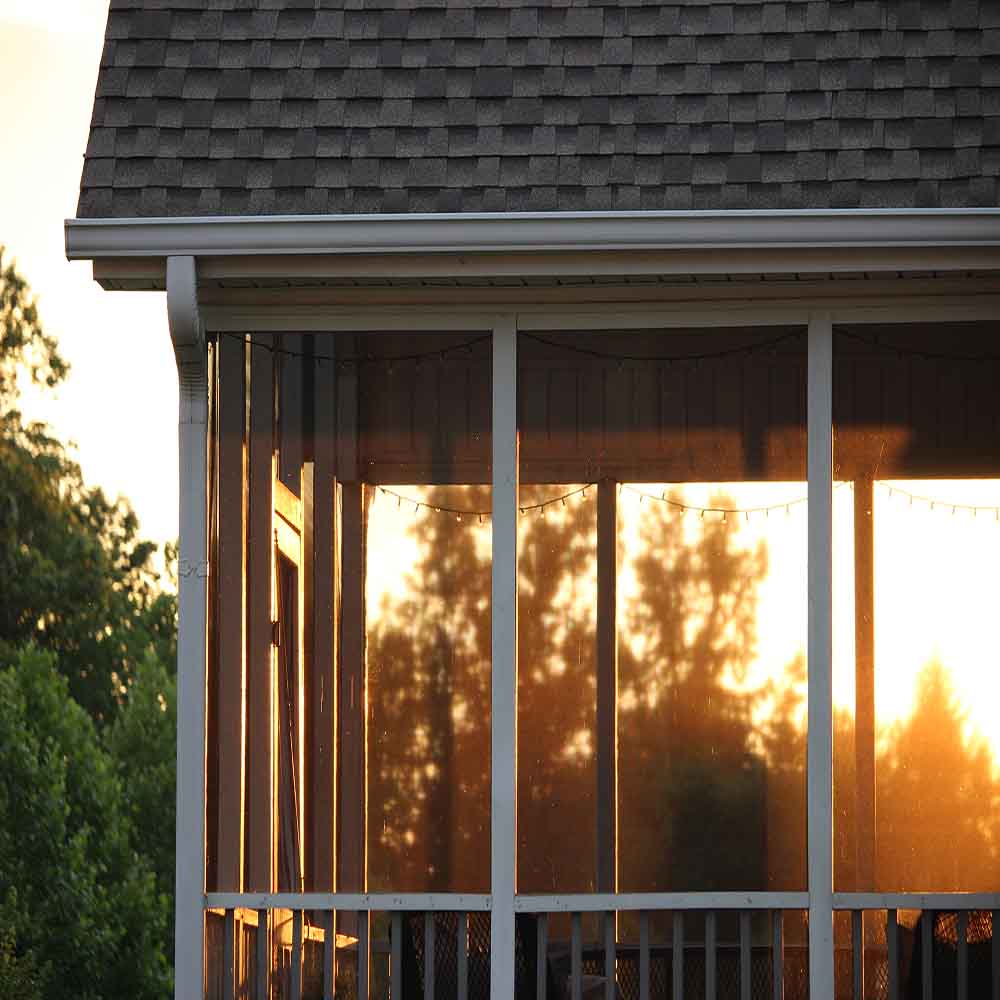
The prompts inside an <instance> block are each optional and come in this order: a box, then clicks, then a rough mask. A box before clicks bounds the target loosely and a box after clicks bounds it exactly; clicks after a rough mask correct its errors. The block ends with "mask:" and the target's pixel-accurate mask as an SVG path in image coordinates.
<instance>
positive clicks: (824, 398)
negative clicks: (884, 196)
mask: <svg viewBox="0 0 1000 1000" xmlns="http://www.w3.org/2000/svg"><path fill="white" fill-rule="evenodd" d="M807 411H808V474H809V513H808V536H809V541H808V546H809V548H808V562H809V570H808V596H809V604H808V606H809V610H808V653H807V659H808V663H809V709H808V728H809V732H808V751H807V755H808V781H807V784H808V802H807V821H808V852H809V854H808V878H809V882H808V884H809V995H810V996H813V997H823V996H829V995H832V993H833V981H834V973H833V687H832V615H833V601H832V591H833V573H832V569H833V558H832V553H833V329H832V325H831V322H830V317H829V316H828V315H822V314H820V315H816V316H814V317H812V318H811V319H810V321H809V362H808V402H807Z"/></svg>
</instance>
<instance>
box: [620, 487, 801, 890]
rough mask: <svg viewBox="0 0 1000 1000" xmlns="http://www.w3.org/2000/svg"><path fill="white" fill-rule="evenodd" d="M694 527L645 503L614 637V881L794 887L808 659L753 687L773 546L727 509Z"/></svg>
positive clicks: (630, 885) (649, 885)
mask: <svg viewBox="0 0 1000 1000" xmlns="http://www.w3.org/2000/svg"><path fill="white" fill-rule="evenodd" d="M711 506H715V507H726V506H733V504H732V502H731V501H730V500H729V499H727V498H726V497H724V496H716V497H714V498H713V499H712V501H711ZM698 527H699V530H698V532H697V533H696V534H694V536H693V537H692V536H691V533H690V532H688V531H686V529H685V522H684V520H683V519H682V517H681V516H679V515H678V514H677V513H676V512H675V511H673V510H672V509H671V508H670V507H668V506H665V505H660V504H653V505H647V506H646V507H645V508H643V514H642V521H641V525H640V534H639V538H640V541H639V545H638V555H637V556H636V558H635V562H634V570H635V574H636V578H637V584H638V586H637V597H636V598H635V599H634V600H632V601H631V602H629V603H628V605H627V607H626V608H625V613H624V615H623V620H622V622H621V623H620V636H621V638H620V640H619V658H620V666H619V669H620V678H621V679H620V685H621V695H620V701H621V705H620V709H619V711H620V713H621V719H620V725H619V732H620V736H619V739H620V753H621V768H620V776H619V782H620V788H621V802H622V805H621V812H620V822H621V834H620V836H621V841H622V843H623V844H627V845H628V849H627V850H626V851H623V852H622V853H621V862H620V863H621V881H622V887H623V889H626V890H627V889H636V890H638V889H644V890H652V889H657V890H670V891H681V890H708V889H723V888H724V889H764V888H770V887H782V888H784V887H799V886H798V884H797V883H801V882H802V881H804V861H802V860H801V859H802V858H803V857H804V847H803V846H802V845H801V844H800V843H799V841H803V840H804V817H801V818H800V815H799V814H800V813H802V812H803V811H804V810H802V809H798V808H797V807H798V806H799V804H800V803H801V804H802V805H804V781H803V776H804V735H803V734H802V733H801V731H800V727H799V726H798V725H797V724H796V723H795V722H794V719H795V717H796V714H797V712H798V709H799V701H800V699H801V694H800V687H801V682H802V681H803V679H804V664H803V663H802V661H801V660H796V661H794V662H793V663H791V664H789V665H788V666H787V667H786V668H785V669H784V671H783V674H782V675H778V676H777V677H775V676H773V675H772V679H771V680H770V682H769V683H768V684H766V685H765V686H763V687H760V688H756V689H755V688H750V687H748V686H747V681H748V668H749V666H750V664H751V663H752V662H753V661H754V659H755V657H756V655H757V630H756V615H757V589H758V587H759V585H760V583H761V581H762V580H763V579H764V577H765V576H766V574H767V551H766V548H765V547H764V545H763V544H761V545H759V546H758V547H757V548H755V549H753V550H748V549H745V548H741V547H739V546H738V545H737V544H736V542H735V533H736V530H737V525H736V523H735V519H725V520H724V519H720V518H711V519H705V520H702V521H699V525H698ZM796 684H798V685H799V687H796ZM765 704H766V707H767V708H768V713H767V721H766V724H763V725H762V724H758V723H755V710H756V709H758V707H760V706H762V705H765Z"/></svg>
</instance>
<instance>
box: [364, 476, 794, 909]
mask: <svg viewBox="0 0 1000 1000" xmlns="http://www.w3.org/2000/svg"><path fill="white" fill-rule="evenodd" d="M562 489H563V487H557V486H538V487H531V486H529V487H522V494H521V497H522V502H523V503H525V504H533V503H537V502H540V501H543V500H545V499H547V498H551V497H552V496H556V495H558V494H559V492H560V491H561V490H562ZM425 500H426V503H427V504H429V505H430V506H425V507H423V508H421V509H420V510H419V511H417V512H415V514H414V517H413V521H412V524H411V528H410V533H411V535H412V538H413V539H414V540H415V541H416V542H417V544H418V548H417V553H418V554H417V558H416V559H415V561H414V563H413V565H412V566H411V567H410V568H409V571H408V572H406V573H405V574H404V575H405V585H404V586H403V587H402V588H396V589H394V590H393V591H392V593H391V595H390V597H389V598H387V599H386V602H385V604H384V605H383V607H382V608H381V609H374V608H373V609H369V614H370V619H369V654H368V661H369V669H370V676H371V685H370V690H369V704H370V725H371V730H370V732H371V743H370V757H369V765H370V786H369V802H370V807H371V809H372V816H371V818H370V829H371V831H372V837H373V839H372V841H371V842H370V846H371V851H372V855H371V859H370V871H372V872H377V878H378V880H379V881H378V884H380V885H383V884H384V885H385V886H386V887H389V886H392V887H397V886H400V885H403V886H405V887H407V888H412V889H415V890H417V889H420V890H428V889H445V888H453V889H454V888H461V889H470V888H473V887H475V886H477V885H478V884H479V882H482V881H483V880H484V879H486V878H487V874H486V873H487V871H488V870H487V869H486V868H485V867H484V866H485V858H486V855H485V853H484V852H483V851H481V850H479V849H478V846H477V845H478V844H481V843H483V842H484V838H483V834H484V833H485V831H486V830H487V829H488V817H489V793H488V789H489V757H488V753H487V752H484V750H485V747H484V743H485V741H486V740H487V739H488V727H487V715H486V708H487V706H488V704H489V661H490V606H489V593H490V554H489V549H488V546H487V545H484V544H481V543H480V540H479V538H478V537H477V535H476V531H477V530H478V528H477V524H476V522H475V519H469V518H466V519H464V520H463V521H461V522H460V521H458V520H457V519H456V518H455V517H454V515H447V514H442V513H439V512H437V511H435V510H433V509H432V508H433V506H434V505H439V506H443V507H467V508H469V509H472V508H477V509H482V507H483V506H485V505H487V504H488V500H487V497H486V496H485V495H482V493H481V491H478V490H472V489H470V490H468V491H466V492H464V493H463V494H462V495H461V497H459V495H458V494H456V493H455V492H454V488H450V490H449V488H441V489H439V490H436V491H432V492H431V493H429V494H428V495H427V496H426V498H425ZM713 502H716V503H718V504H719V505H723V499H722V498H716V501H713ZM652 506H655V505H646V506H645V507H644V508H643V512H644V513H643V515H642V522H641V543H640V545H639V550H640V554H639V556H638V557H637V559H636V561H635V566H634V572H635V576H636V578H637V588H636V591H637V596H636V597H635V599H633V600H631V601H629V602H626V603H625V604H624V605H623V606H622V608H621V612H622V613H621V615H620V622H619V628H620V641H619V661H620V662H619V677H620V685H619V697H620V702H619V713H620V725H619V745H620V753H621V758H622V761H623V763H622V767H621V769H620V775H619V781H620V790H619V796H620V798H619V801H620V802H621V803H626V804H627V810H626V811H625V812H627V817H626V816H625V812H623V818H622V831H621V838H622V843H624V844H628V845H629V847H628V851H627V852H623V853H622V856H621V860H622V874H623V881H625V882H627V883H628V885H629V887H634V888H646V889H653V888H655V889H665V888H674V887H677V888H691V887H694V888H713V887H724V888H730V889H731V888H741V887H746V888H769V887H772V886H773V885H779V886H780V887H784V886H786V885H787V884H789V883H792V884H793V885H794V884H795V883H796V879H797V878H798V877H799V876H801V879H804V853H805V848H804V830H805V820H804V803H805V775H804V763H805V736H804V732H803V731H802V726H801V722H800V721H799V711H800V708H801V704H800V701H801V691H800V688H801V687H802V686H803V684H804V670H805V667H804V662H803V661H802V660H801V659H799V660H796V661H794V662H793V663H791V664H788V665H787V666H786V667H785V674H784V677H783V678H782V679H781V680H777V679H775V680H773V681H772V682H771V684H770V685H766V686H765V687H764V688H761V689H759V690H758V689H750V688H748V687H747V686H746V683H745V682H746V672H747V669H748V666H749V664H750V663H751V662H752V661H753V658H754V656H755V655H756V588H757V586H758V584H759V582H760V580H761V579H762V578H763V576H764V575H765V573H766V571H767V557H766V552H765V551H764V549H763V548H758V549H754V550H747V549H745V548H742V547H740V546H739V545H738V544H737V543H736V541H735V531H736V525H735V523H734V522H733V521H732V520H730V521H729V522H728V523H723V522H722V521H719V520H711V521H706V522H705V523H704V526H703V528H702V530H701V531H700V533H698V534H697V535H695V536H693V537H689V535H688V534H687V533H685V530H684V527H683V525H682V524H681V522H680V521H679V520H678V519H677V518H676V517H672V518H671V517H668V516H667V514H666V508H663V509H658V510H654V509H651V508H652ZM470 521H471V524H470ZM371 530H378V526H377V525H376V524H374V523H373V525H372V529H371ZM595 543H596V512H595V505H594V503H593V501H592V499H588V500H582V499H580V498H577V499H575V500H573V501H570V502H569V503H568V504H567V505H565V506H564V505H562V504H556V505H555V506H554V507H552V508H549V509H548V511H547V512H546V515H545V516H542V515H540V514H537V513H536V514H532V516H526V517H523V518H522V519H521V522H520V531H519V551H518V554H519V563H518V575H519V603H520V609H519V636H518V648H519V670H518V713H519V718H518V759H519V782H518V818H519V822H518V830H519V851H518V855H519V856H518V884H519V886H520V887H521V890H522V891H526V892H543V891H588V890H592V889H593V888H594V887H595V866H594V858H595V855H596V837H595V828H596V758H595V754H596V732H595V722H596V719H595V697H596V619H595V605H594V598H595V593H596V591H595V586H596V544H595ZM400 593H402V594H403V595H404V596H402V597H400V596H399V594H400ZM638 637H641V640H639V639H638ZM765 702H767V705H768V710H769V711H768V713H766V715H767V721H766V723H760V722H759V721H758V722H755V719H754V710H755V708H756V707H758V706H760V705H763V704H764V703H765ZM797 806H800V807H801V808H800V812H801V816H799V815H797V814H796V807H797ZM751 833H753V834H754V836H755V838H756V839H751V838H750V834H751ZM450 838H455V839H456V841H457V842H455V843H452V842H451V839H450ZM799 841H801V843H799ZM685 880H686V881H685ZM794 887H797V885H794Z"/></svg>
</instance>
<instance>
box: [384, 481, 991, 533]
mask: <svg viewBox="0 0 1000 1000" xmlns="http://www.w3.org/2000/svg"><path fill="white" fill-rule="evenodd" d="M875 485H876V486H878V487H880V488H881V489H884V490H886V491H888V495H889V497H890V499H891V498H892V497H894V496H897V495H898V496H901V497H904V498H906V499H907V500H909V502H910V506H911V507H912V506H913V504H914V503H915V502H916V503H923V504H927V505H928V507H929V508H930V509H931V510H950V511H951V512H952V514H956V513H958V512H959V511H963V512H967V513H971V514H972V515H973V517H975V516H978V515H979V514H992V515H993V516H994V518H995V520H996V521H998V522H1000V505H982V504H964V503H952V502H951V501H949V500H940V499H938V498H936V497H926V496H921V495H919V494H916V493H910V492H909V491H908V490H904V489H902V488H900V487H899V486H895V485H892V484H890V483H887V482H884V481H882V480H875ZM597 486H598V484H597V483H596V482H593V483H586V484H585V485H583V486H578V487H576V488H575V489H572V490H569V491H568V492H566V493H560V494H559V495H558V496H554V497H549V498H547V499H546V500H542V501H539V502H538V503H530V504H519V505H518V511H519V512H520V514H521V516H522V517H524V516H526V515H529V514H533V513H538V514H540V515H541V516H544V514H545V510H546V509H547V508H549V507H553V506H555V505H556V504H561V505H562V506H563V507H565V506H566V505H567V501H569V500H572V499H574V498H576V497H579V498H580V500H581V501H583V500H586V499H588V497H587V491H588V490H594V489H596V488H597ZM842 487H847V488H848V489H852V490H853V488H854V484H853V483H852V482H849V481H842V482H838V483H835V484H834V489H840V488H842ZM377 488H378V491H379V492H380V493H382V494H383V495H384V496H387V497H389V498H391V499H393V500H395V501H396V506H397V507H398V508H400V509H406V510H410V509H412V512H413V513H414V514H416V513H418V512H419V511H421V510H429V511H432V512H433V513H436V514H448V515H451V516H452V517H455V518H457V519H458V520H459V521H461V520H463V519H465V518H469V520H470V521H473V520H478V523H479V524H483V523H484V522H485V521H487V520H489V518H490V517H491V516H492V514H493V511H492V509H484V510H479V509H476V508H471V507H452V506H449V505H447V504H437V503H428V502H427V501H426V500H417V499H416V498H415V497H410V496H406V495H405V494H403V493H397V492H396V491H395V490H391V489H389V488H388V487H386V486H379V487H377ZM618 491H619V493H621V492H623V491H627V492H629V493H632V494H633V495H634V496H637V497H638V498H639V503H643V502H644V501H646V500H650V501H652V502H654V503H662V504H666V505H667V506H668V507H671V508H673V509H674V510H677V511H679V512H680V513H681V514H697V515H698V516H699V517H700V518H702V519H703V520H704V519H705V518H706V517H712V516H714V517H716V518H717V519H718V520H721V521H728V520H729V518H730V517H735V518H739V517H742V518H743V519H744V520H746V521H749V520H750V517H751V516H752V515H757V514H762V515H763V516H764V517H770V515H771V514H776V513H779V512H781V511H784V513H785V514H791V513H792V509H793V508H795V507H799V506H801V505H803V504H805V503H808V501H809V498H808V496H799V497H794V498H793V499H791V500H784V501H781V502H779V503H773V504H766V505H761V506H756V507H722V506H717V505H707V506H702V505H700V504H693V503H686V502H684V501H683V500H678V499H677V498H676V497H674V496H671V495H670V494H669V493H668V492H667V491H663V492H661V493H650V492H648V491H647V490H643V489H640V488H639V487H637V486H633V485H632V484H631V483H618Z"/></svg>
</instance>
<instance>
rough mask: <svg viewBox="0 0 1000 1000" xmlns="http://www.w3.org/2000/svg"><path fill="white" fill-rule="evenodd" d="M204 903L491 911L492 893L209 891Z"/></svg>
mask: <svg viewBox="0 0 1000 1000" xmlns="http://www.w3.org/2000/svg"><path fill="white" fill-rule="evenodd" d="M203 901H204V907H205V909H209V910H216V909H218V910H223V909H231V908H235V907H246V908H248V909H252V910H296V909H299V910H347V911H355V912H360V911H361V910H371V911H374V912H379V913H394V912H400V913H413V912H420V911H423V910H433V911H435V912H454V911H456V910H471V911H475V912H480V913H483V912H487V911H488V910H489V909H490V905H491V904H490V897H489V896H484V895H471V894H462V893H454V894H452V893H445V892H409V893H405V892H404V893H389V892H366V893H361V892H302V893H294V892H209V893H206V894H205V896H204V900H203Z"/></svg>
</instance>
